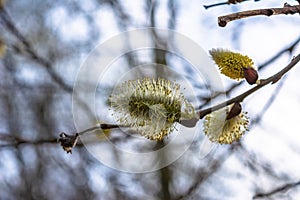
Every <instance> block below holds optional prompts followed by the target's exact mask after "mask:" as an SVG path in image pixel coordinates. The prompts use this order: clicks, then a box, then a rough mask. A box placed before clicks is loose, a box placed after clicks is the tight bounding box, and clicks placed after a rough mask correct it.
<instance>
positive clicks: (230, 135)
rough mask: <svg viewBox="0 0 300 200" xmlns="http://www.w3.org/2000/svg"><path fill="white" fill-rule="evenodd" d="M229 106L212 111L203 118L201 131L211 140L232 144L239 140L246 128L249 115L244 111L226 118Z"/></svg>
mask: <svg viewBox="0 0 300 200" xmlns="http://www.w3.org/2000/svg"><path fill="white" fill-rule="evenodd" d="M231 107H232V105H231V106H227V107H225V108H222V109H219V110H217V111H214V112H212V113H210V114H208V115H207V116H206V117H205V118H204V122H203V131H204V134H205V135H206V136H207V137H208V138H209V140H210V141H211V142H216V143H219V144H232V143H233V142H236V141H239V140H240V138H241V137H242V136H243V135H244V134H245V132H246V131H247V130H248V125H249V117H248V116H247V113H246V112H241V113H240V114H239V115H236V116H235V117H233V118H230V119H226V118H227V115H228V113H229V111H230V109H231Z"/></svg>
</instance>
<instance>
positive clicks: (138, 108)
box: [109, 78, 195, 141]
mask: <svg viewBox="0 0 300 200" xmlns="http://www.w3.org/2000/svg"><path fill="white" fill-rule="evenodd" d="M109 102H110V103H111V108H112V110H113V115H114V117H115V118H116V119H117V121H118V122H119V123H120V124H122V125H125V126H129V127H132V128H134V129H135V130H136V131H137V132H138V133H139V134H141V135H142V136H144V137H146V138H148V139H150V140H157V141H159V140H162V139H163V138H164V137H165V136H167V135H168V134H169V133H170V132H172V131H173V130H174V128H175V123H176V122H179V120H180V118H181V116H182V115H184V116H185V117H186V116H190V118H191V119H192V118H193V117H194V116H195V111H194V109H192V112H191V109H190V108H193V106H192V105H191V104H190V103H189V102H188V101H187V100H186V99H185V98H184V96H183V94H182V93H181V92H180V85H179V84H177V83H172V82H171V81H169V80H166V79H163V78H158V79H151V78H144V79H141V80H140V79H138V80H129V81H126V82H124V83H122V84H121V85H120V86H118V87H117V88H115V90H114V92H113V94H112V95H111V96H110V98H109ZM183 107H185V108H188V109H183Z"/></svg>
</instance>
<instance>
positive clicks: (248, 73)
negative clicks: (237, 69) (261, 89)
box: [244, 67, 258, 85]
mask: <svg viewBox="0 0 300 200" xmlns="http://www.w3.org/2000/svg"><path fill="white" fill-rule="evenodd" d="M244 76H245V79H246V81H247V82H248V83H249V84H250V85H253V84H255V83H256V81H257V79H258V73H257V71H256V70H255V69H254V68H252V67H247V68H244Z"/></svg>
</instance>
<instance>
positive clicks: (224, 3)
mask: <svg viewBox="0 0 300 200" xmlns="http://www.w3.org/2000/svg"><path fill="white" fill-rule="evenodd" d="M245 1H250V0H228V1H225V2H221V3H215V4H211V5H204V6H203V7H204V8H205V9H208V8H212V7H217V6H223V5H229V4H236V3H242V2H245ZM255 1H259V0H255Z"/></svg>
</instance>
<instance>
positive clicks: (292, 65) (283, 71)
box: [198, 54, 300, 119]
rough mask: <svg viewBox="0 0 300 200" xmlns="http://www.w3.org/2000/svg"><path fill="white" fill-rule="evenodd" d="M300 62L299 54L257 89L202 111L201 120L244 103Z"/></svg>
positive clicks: (200, 112) (262, 81)
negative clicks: (222, 109)
mask: <svg viewBox="0 0 300 200" xmlns="http://www.w3.org/2000/svg"><path fill="white" fill-rule="evenodd" d="M299 61H300V54H298V55H297V56H296V57H294V58H293V59H292V61H291V62H290V63H289V64H288V65H287V66H286V67H285V68H283V69H282V70H280V71H279V72H278V73H276V74H274V75H273V76H270V77H269V78H267V79H263V80H260V83H259V84H258V85H256V86H255V87H253V88H251V89H249V90H247V91H246V92H244V93H242V94H240V95H238V96H236V97H234V98H232V99H229V100H227V101H225V102H223V103H221V104H218V105H216V106H212V107H210V108H207V109H204V110H200V111H199V112H198V113H199V116H200V119H202V118H203V117H204V116H205V115H207V114H209V113H211V112H213V111H215V110H218V109H221V108H224V107H225V106H227V105H230V104H232V103H235V102H242V101H243V100H244V99H245V98H246V97H247V96H249V95H250V94H252V93H254V92H255V91H257V90H259V89H261V88H262V87H264V86H266V85H268V84H269V83H272V84H273V83H276V82H277V81H279V80H280V78H281V77H282V76H283V75H284V74H285V73H287V72H288V71H289V70H290V69H292V68H293V67H294V66H295V65H296V64H297V63H298V62H299Z"/></svg>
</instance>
